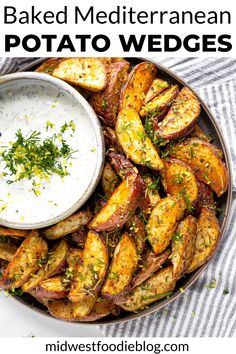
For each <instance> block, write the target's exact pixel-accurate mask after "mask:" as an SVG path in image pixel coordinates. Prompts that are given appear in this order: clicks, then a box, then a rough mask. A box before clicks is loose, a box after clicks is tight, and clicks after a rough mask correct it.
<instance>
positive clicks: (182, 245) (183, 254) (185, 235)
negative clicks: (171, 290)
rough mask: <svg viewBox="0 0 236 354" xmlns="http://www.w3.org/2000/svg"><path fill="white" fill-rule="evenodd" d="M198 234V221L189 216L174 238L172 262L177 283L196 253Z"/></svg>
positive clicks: (180, 224)
mask: <svg viewBox="0 0 236 354" xmlns="http://www.w3.org/2000/svg"><path fill="white" fill-rule="evenodd" d="M196 233H197V220H196V219H195V218H194V217H193V216H191V215H189V216H187V217H186V218H185V219H184V220H182V221H181V222H180V223H179V225H178V227H177V229H176V232H175V233H174V235H173V236H172V243H171V248H172V254H171V262H172V264H173V277H174V279H175V280H176V281H177V280H178V279H180V278H181V277H182V276H183V275H184V273H185V271H186V269H188V267H189V266H190V264H191V262H192V260H193V255H194V252H195V241H196Z"/></svg>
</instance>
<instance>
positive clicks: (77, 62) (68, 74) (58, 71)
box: [52, 58, 107, 92]
mask: <svg viewBox="0 0 236 354" xmlns="http://www.w3.org/2000/svg"><path fill="white" fill-rule="evenodd" d="M52 76H54V77H57V78H58V79H62V80H64V81H67V82H69V83H70V84H72V85H78V86H81V87H82V88H84V89H86V90H89V91H92V92H98V91H101V90H103V89H104V88H105V87H106V84H107V75H106V69H105V66H104V65H103V64H102V62H101V61H100V60H99V59H96V58H69V59H65V60H63V61H62V62H60V63H59V65H58V66H57V67H56V68H55V69H54V70H53V72H52Z"/></svg>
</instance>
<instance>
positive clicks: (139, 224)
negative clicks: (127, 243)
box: [125, 215, 146, 255]
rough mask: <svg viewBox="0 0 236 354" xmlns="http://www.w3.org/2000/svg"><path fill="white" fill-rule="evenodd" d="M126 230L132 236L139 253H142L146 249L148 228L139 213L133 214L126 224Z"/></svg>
mask: <svg viewBox="0 0 236 354" xmlns="http://www.w3.org/2000/svg"><path fill="white" fill-rule="evenodd" d="M125 227H126V230H127V231H128V232H129V235H130V236H132V238H133V240H134V242H135V245H136V248H137V251H138V254H139V255H141V254H142V253H143V251H144V249H145V241H146V230H145V224H144V222H143V220H142V219H140V217H139V216H138V215H133V216H131V218H130V219H129V220H128V221H127V222H126V224H125Z"/></svg>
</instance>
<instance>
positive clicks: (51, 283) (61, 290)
mask: <svg viewBox="0 0 236 354" xmlns="http://www.w3.org/2000/svg"><path fill="white" fill-rule="evenodd" d="M63 279H64V278H63V275H57V276H55V277H52V278H49V279H45V280H43V281H42V282H41V283H40V284H39V285H38V286H37V287H36V289H35V292H36V296H38V297H39V298H47V299H55V300H59V299H65V298H66V297H67V295H68V290H67V289H66V286H65V285H64V283H63Z"/></svg>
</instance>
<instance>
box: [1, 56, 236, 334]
mask: <svg viewBox="0 0 236 354" xmlns="http://www.w3.org/2000/svg"><path fill="white" fill-rule="evenodd" d="M154 59H155V60H156V61H158V62H159V63H161V64H163V65H165V66H166V67H168V68H169V69H171V70H172V71H174V72H175V73H176V74H177V75H179V76H180V77H181V78H182V79H183V80H185V81H186V82H187V83H188V84H190V85H191V86H192V87H193V88H194V89H195V90H196V91H197V92H198V94H199V95H200V96H201V97H202V99H203V100H204V102H205V103H206V104H207V105H208V107H209V108H210V109H211V111H212V113H213V114H214V116H215V118H216V120H217V122H218V124H219V126H220V128H221V131H222V133H223V135H224V137H225V140H226V143H227V145H228V148H229V151H230V155H231V160H232V166H233V170H234V167H235V165H236V59H234V58H207V59H201V58H165V59H162V60H160V59H159V58H154ZM29 61H30V59H29V58H14V59H8V58H0V73H2V74H5V73H7V72H12V71H15V70H17V69H19V68H21V67H22V66H24V65H26V64H28V63H29ZM233 190H234V201H233V205H232V212H231V218H230V224H229V228H228V232H227V233H226V234H225V237H224V239H223V240H222V241H221V245H220V248H219V250H218V252H217V254H216V255H215V257H214V258H213V259H212V260H211V262H210V264H209V266H208V267H207V269H206V270H205V271H204V273H203V274H202V275H201V276H200V278H199V279H198V280H197V282H196V283H195V284H194V285H192V286H191V287H190V289H188V290H186V292H185V293H183V294H182V296H180V297H179V298H178V299H177V300H176V301H174V302H173V303H172V304H170V305H168V306H166V307H165V308H164V309H162V310H160V311H158V312H156V313H154V314H152V315H149V316H146V317H143V318H140V319H137V320H133V321H129V322H127V323H124V324H119V325H111V326H101V327H100V328H101V331H102V333H103V334H104V335H106V336H113V337H125V336H127V337H141V336H150V337H180V336H184V337H185V336H186V337H187V336H188V337H207V336H209V337H212V336H213V337H232V336H236V240H235V235H236V223H235V219H236V173H235V171H234V176H233Z"/></svg>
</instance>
